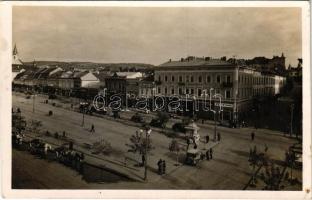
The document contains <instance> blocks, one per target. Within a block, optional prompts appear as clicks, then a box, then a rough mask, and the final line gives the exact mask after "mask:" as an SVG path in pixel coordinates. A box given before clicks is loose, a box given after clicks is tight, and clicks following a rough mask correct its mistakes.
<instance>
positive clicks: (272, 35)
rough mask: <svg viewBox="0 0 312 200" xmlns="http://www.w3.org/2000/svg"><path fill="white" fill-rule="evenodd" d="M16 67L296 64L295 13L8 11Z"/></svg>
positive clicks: (298, 41)
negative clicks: (198, 59) (49, 63)
mask: <svg viewBox="0 0 312 200" xmlns="http://www.w3.org/2000/svg"><path fill="white" fill-rule="evenodd" d="M15 43H16V44H17V47H18V50H19V54H20V58H21V59H22V60H23V61H32V60H34V59H36V60H56V61H92V62H107V63H110V62H142V63H150V64H155V65H158V64H161V63H163V62H166V61H167V60H168V59H170V58H171V59H173V60H175V59H180V58H181V57H185V56H188V55H194V56H211V57H221V56H227V57H232V56H236V57H237V58H253V57H255V56H266V57H268V58H271V57H272V56H273V55H281V53H282V52H284V54H285V56H286V63H287V64H288V63H291V64H292V65H296V64H297V58H298V57H301V10H300V8H109V7H14V9H13V44H15Z"/></svg>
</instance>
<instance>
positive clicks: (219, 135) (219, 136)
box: [217, 132, 221, 142]
mask: <svg viewBox="0 0 312 200" xmlns="http://www.w3.org/2000/svg"><path fill="white" fill-rule="evenodd" d="M217 136H218V141H219V142H220V141H221V134H220V133H219V132H218V135H217Z"/></svg>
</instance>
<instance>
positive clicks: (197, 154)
mask: <svg viewBox="0 0 312 200" xmlns="http://www.w3.org/2000/svg"><path fill="white" fill-rule="evenodd" d="M200 160H201V151H200V150H198V149H189V150H188V151H187V152H186V158H185V164H187V165H193V166H196V165H197V164H198V163H199V161H200Z"/></svg>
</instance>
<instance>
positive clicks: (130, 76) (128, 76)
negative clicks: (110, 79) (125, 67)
mask: <svg viewBox="0 0 312 200" xmlns="http://www.w3.org/2000/svg"><path fill="white" fill-rule="evenodd" d="M116 75H117V76H119V77H124V78H126V79H136V78H142V77H143V74H142V73H141V72H116Z"/></svg>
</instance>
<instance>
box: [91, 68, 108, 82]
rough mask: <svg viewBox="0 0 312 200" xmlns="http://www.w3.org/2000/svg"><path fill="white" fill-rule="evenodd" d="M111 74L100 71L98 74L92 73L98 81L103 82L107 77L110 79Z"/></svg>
mask: <svg viewBox="0 0 312 200" xmlns="http://www.w3.org/2000/svg"><path fill="white" fill-rule="evenodd" d="M111 75H112V74H111V73H110V72H107V71H105V72H104V71H101V72H99V73H94V76H96V77H97V78H98V79H99V80H100V81H102V82H103V81H105V79H106V78H107V77H110V76H111Z"/></svg>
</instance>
